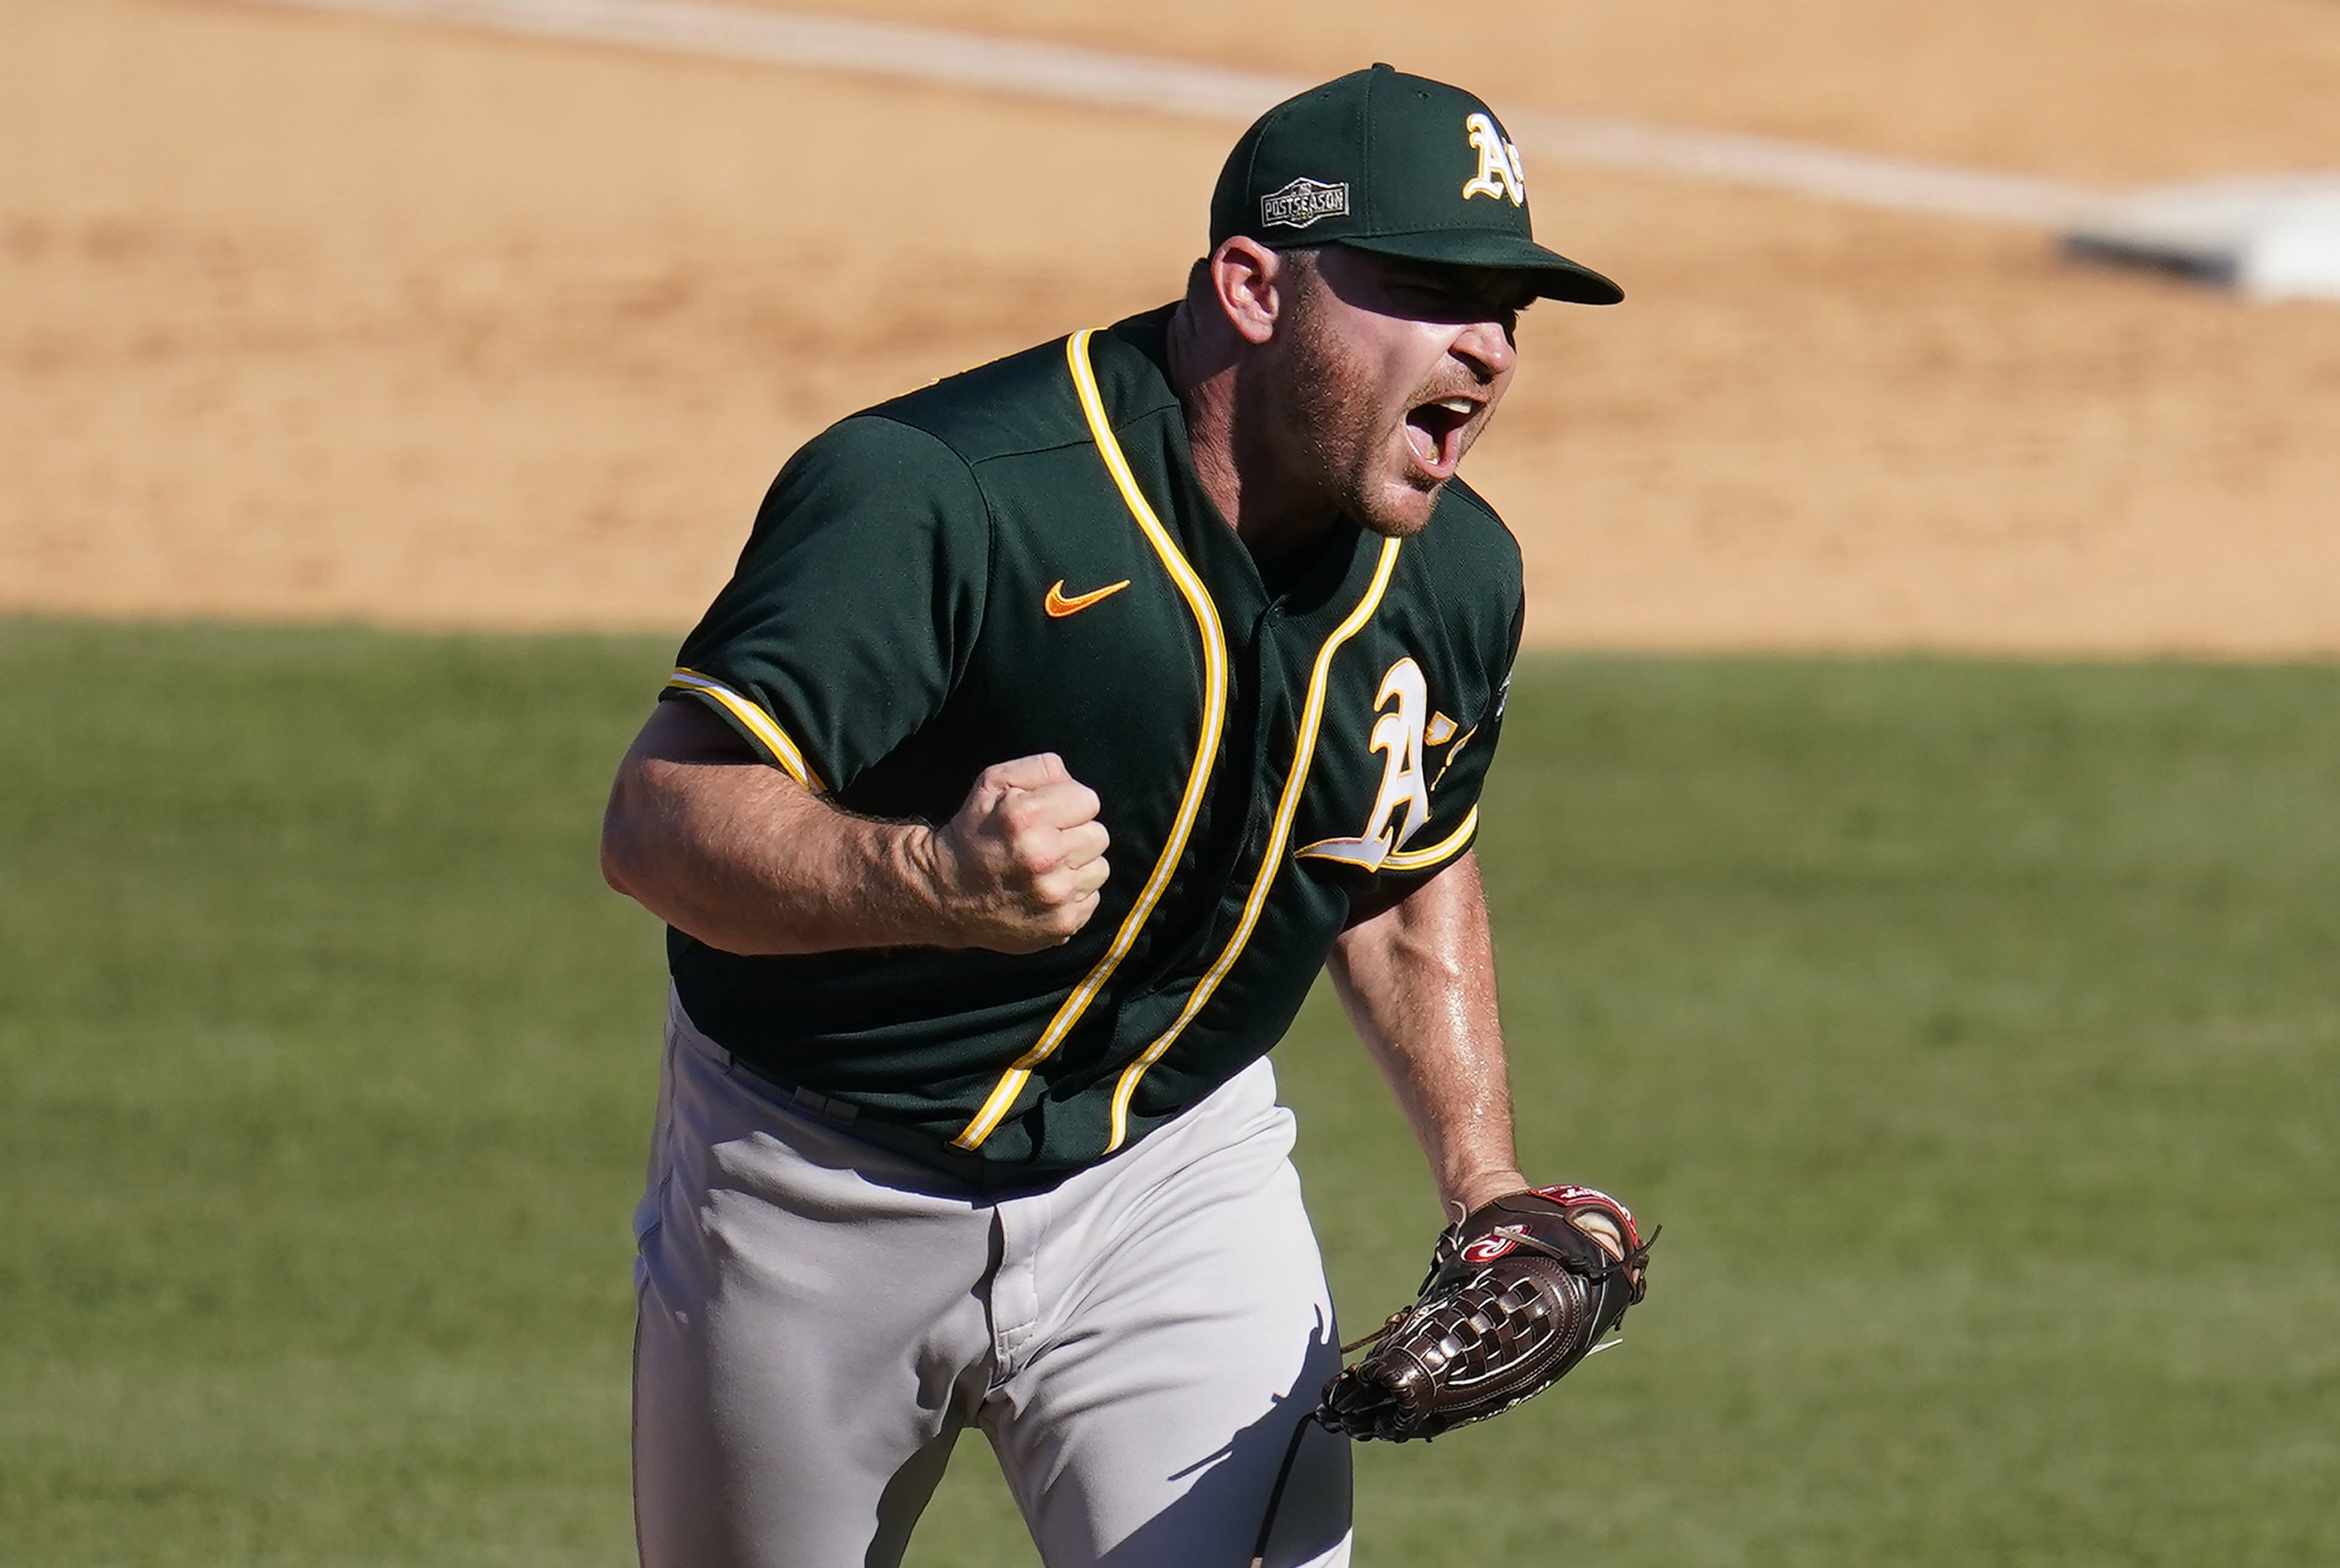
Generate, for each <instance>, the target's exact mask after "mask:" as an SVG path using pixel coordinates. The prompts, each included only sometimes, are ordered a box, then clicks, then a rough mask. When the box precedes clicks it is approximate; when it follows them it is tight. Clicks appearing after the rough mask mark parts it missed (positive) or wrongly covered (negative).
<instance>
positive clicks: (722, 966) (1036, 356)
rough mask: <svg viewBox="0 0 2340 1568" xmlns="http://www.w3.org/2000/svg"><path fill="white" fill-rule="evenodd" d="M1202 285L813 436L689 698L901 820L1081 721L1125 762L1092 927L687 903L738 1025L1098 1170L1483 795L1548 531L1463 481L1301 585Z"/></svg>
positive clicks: (928, 1109)
mask: <svg viewBox="0 0 2340 1568" xmlns="http://www.w3.org/2000/svg"><path fill="white" fill-rule="evenodd" d="M1169 317H1170V311H1168V310H1167V309H1164V310H1161V311H1153V312H1150V313H1148V314H1146V315H1144V316H1139V317H1135V318H1132V319H1131V320H1129V321H1123V322H1120V323H1119V324H1117V325H1115V326H1114V327H1112V328H1110V329H1107V330H1102V331H1095V332H1079V333H1076V334H1074V335H1073V336H1072V337H1071V338H1069V339H1065V340H1059V341H1056V342H1054V343H1049V344H1046V345H1043V346H1041V347H1039V348H1036V349H1031V350H1026V351H1025V352H1023V353H1020V354H1016V355H1013V356H1011V357H1009V358H1007V359H1005V360H997V361H995V362H994V363H991V364H988V365H985V366H982V367H980V368H978V369H976V370H969V371H967V372H966V373H965V374H963V375H958V376H954V377H951V378H949V379H947V380H942V381H939V382H937V383H936V384H935V385H933V386H930V387H927V388H924V389H922V390H918V391H915V392H912V393H909V394H908V395H907V396H905V397H901V398H897V399H894V400H892V401H890V402H887V403H882V404H880V405H878V406H877V407H876V408H874V409H868V410H867V411H865V412H863V413H860V414H857V415H854V416H852V417H850V418H848V419H845V420H843V421H841V422H839V423H838V424H837V425H835V426H832V427H831V428H830V429H828V430H827V431H826V432H824V433H823V434H821V435H820V436H818V437H817V438H815V439H813V440H812V441H811V442H809V443H808V444H807V445H806V446H805V447H804V449H802V450H800V451H799V452H798V453H797V455H796V456H795V458H794V459H791V460H790V461H789V463H788V466H787V468H785V469H783V470H782V472H781V473H780V476H779V478H778V479H777V480H776V481H775V482H774V484H773V486H772V488H771V491H770V493H769V494H768V496H767V498H765V501H764V504H763V507H762V509H761V511H760V512H759V515H758V517H757V519H756V524H755V528H754V531H753V533H752V535H751V536H750V537H749V541H748V544H747V547H746V548H745V549H744V550H743V552H742V553H741V555H740V557H739V566H738V568H737V570H736V571H735V573H734V575H733V577H732V578H731V581H730V583H729V586H727V587H725V588H724V589H723V591H722V592H721V593H720V594H719V596H718V597H717V598H716V600H715V602H714V604H713V605H712V606H710V607H709V609H708V612H707V614H706V616H705V617H704V618H703V619H702V620H701V621H700V622H699V626H698V627H697V628H696V629H695V630H694V631H692V632H691V634H690V635H689V637H688V638H687V639H686V640H685V642H684V643H683V646H682V649H681V652H680V654H679V656H678V660H677V663H678V666H679V667H678V668H677V669H676V671H675V673H674V675H673V676H672V677H671V679H670V680H669V684H668V686H667V689H666V692H665V694H664V695H666V696H668V697H670V698H687V699H689V700H694V701H698V702H700V703H703V704H705V705H707V706H708V707H709V708H710V709H712V710H713V711H714V712H715V713H716V714H718V715H720V716H721V717H722V718H724V719H725V720H726V721H727V722H729V724H730V725H732V726H733V727H734V728H735V729H737V730H738V731H739V734H740V735H742V736H744V737H745V738H746V739H747V740H748V741H749V743H750V744H751V745H754V746H755V747H756V749H757V750H758V751H759V753H760V754H762V755H763V756H764V758H765V759H766V760H767V761H768V762H770V763H771V764H774V765H775V766H778V767H780V768H783V769H785V770H786V771H787V772H788V773H789V774H792V775H793V776H795V777H796V778H797V779H798V781H799V782H801V783H803V784H807V785H808V786H809V787H810V788H812V789H814V790H817V791H819V792H822V793H824V794H828V795H829V796H830V797H831V798H832V799H833V800H834V801H835V802H836V803H837V804H838V805H840V806H842V807H844V808H846V809H848V810H850V811H854V812H857V813H859V814H866V815H869V816H874V817H883V818H891V819H897V820H900V819H913V818H915V819H918V820H922V821H926V822H931V823H941V822H947V821H948V820H949V819H950V817H951V815H952V814H954V813H955V812H956V811H957V809H958V806H959V804H960V803H961V801H962V800H964V799H965V797H966V795H967V790H968V789H969V787H970V786H971V785H972V784H974V782H975V778H976V775H977V774H979V773H980V772H981V771H982V770H983V769H984V768H986V767H987V766H989V765H991V764H994V763H997V762H1004V761H1006V760H1007V759H1009V758H1012V757H1020V756H1026V755H1030V754H1036V753H1039V752H1046V751H1053V752H1056V753H1057V754H1060V755H1061V756H1062V757H1063V758H1064V761H1065V765H1066V767H1067V768H1068V769H1069V770H1070V771H1071V773H1072V775H1073V776H1074V777H1075V778H1076V779H1078V780H1080V781H1081V782H1082V783H1084V784H1087V785H1089V786H1090V787H1091V788H1093V789H1094V790H1096V793H1097V795H1098V797H1099V799H1100V801H1101V802H1102V807H1101V810H1100V812H1099V817H1100V820H1102V821H1103V822H1104V823H1105V824H1106V828H1107V830H1108V831H1109V832H1110V833H1111V834H1112V836H1113V847H1112V850H1111V851H1110V852H1109V854H1108V859H1109V860H1110V861H1111V863H1112V867H1113V870H1112V875H1111V878H1110V880H1109V881H1108V882H1107V883H1106V886H1105V888H1104V890H1103V894H1102V897H1103V902H1102V904H1101V906H1100V907H1099V909H1098V910H1097V912H1096V914H1095V916H1094V917H1093V918H1092V919H1091V920H1090V921H1089V922H1088V924H1087V925H1086V927H1085V928H1084V929H1083V930H1082V931H1081V932H1080V933H1079V934H1077V935H1076V936H1075V937H1074V938H1073V939H1072V941H1071V942H1068V943H1066V945H1064V946H1062V947H1058V948H1054V949H1051V950H1049V951H1047V952H1036V953H1030V954H1024V955H1016V956H1010V955H1006V954H1001V953H994V952H947V951H943V950H940V949H932V948H889V949H864V950H853V951H848V952H830V953H821V954H814V955H808V956H786V957H742V956H739V955H737V954H733V953H728V952H720V951H719V950H717V949H715V948H712V947H709V946H708V945H707V944H706V943H704V942H699V941H696V940H694V939H693V938H691V937H689V936H688V935H686V934H684V933H683V932H679V931H669V935H668V943H667V945H668V954H669V962H670V964H671V967H672V971H673V975H674V981H675V985H676V989H677V991H678V994H679V998H680V1000H681V1002H682V1005H683V1007H684V1010H685V1011H687V1012H688V1013H689V1017H690V1019H691V1021H693V1022H694V1023H695V1024H697V1026H698V1027H699V1029H700V1030H701V1031H703V1032H705V1033H706V1034H707V1035H708V1036H709V1038H710V1039H712V1040H716V1041H717V1042H718V1043H719V1044H721V1045H722V1046H724V1047H725V1048H726V1049H728V1050H730V1051H731V1052H733V1053H734V1054H735V1055H736V1056H737V1057H738V1058H739V1060H741V1061H742V1062H744V1063H745V1064H747V1065H748V1066H749V1067H750V1068H751V1069H753V1070H756V1071H757V1072H759V1073H760V1074H762V1075H763V1076H764V1077H766V1078H768V1079H771V1080H776V1081H778V1082H779V1083H782V1084H785V1085H788V1086H789V1087H792V1088H800V1089H803V1090H810V1091H812V1092H814V1093H816V1094H818V1095H820V1096H824V1097H827V1098H828V1099H829V1100H837V1101H841V1102H843V1103H844V1104H846V1105H848V1106H851V1107H854V1108H856V1109H857V1110H858V1114H859V1115H860V1116H861V1117H862V1118H863V1119H864V1120H865V1121H868V1122H874V1123H883V1124H886V1125H888V1126H890V1127H891V1128H892V1129H896V1130H897V1132H898V1131H900V1130H902V1129H907V1130H909V1131H910V1132H911V1133H912V1134H913V1135H914V1138H913V1141H914V1143H915V1142H917V1141H918V1140H926V1141H930V1142H931V1144H932V1146H933V1147H934V1149H937V1151H938V1159H939V1161H940V1162H941V1163H944V1164H946V1165H947V1166H955V1165H963V1164H964V1162H965V1160H966V1159H967V1158H968V1157H970V1156H971V1157H973V1158H975V1159H980V1160H981V1161H983V1162H985V1163H984V1169H986V1170H987V1171H997V1172H1000V1173H1002V1174H1009V1173H1015V1172H1023V1173H1030V1174H1034V1175H1039V1174H1041V1173H1046V1172H1048V1171H1055V1170H1062V1169H1071V1168H1075V1167H1078V1166H1081V1165H1086V1164H1088V1163H1090V1162H1093V1161H1095V1160H1096V1159H1101V1158H1103V1157H1104V1156H1106V1154H1109V1153H1111V1152H1113V1151H1114V1150H1115V1149H1119V1148H1122V1147H1124V1146H1125V1145H1126V1144H1127V1143H1129V1142H1131V1141H1133V1140H1135V1139H1139V1138H1142V1137H1144V1136H1145V1133H1146V1132H1147V1131H1149V1130H1150V1129H1153V1128H1155V1127H1158V1126H1160V1125H1161V1124H1162V1123H1163V1122H1165V1121H1166V1120H1168V1119H1170V1118H1172V1117H1175V1116H1176V1115H1177V1114H1178V1113H1179V1111H1181V1110H1182V1109H1185V1108H1187V1107H1188V1106H1191V1105H1193V1104H1195V1102H1196V1101H1198V1100H1201V1099H1202V1098H1203V1097H1204V1096H1205V1095H1206V1094H1208V1093H1209V1092H1210V1091H1211V1090H1213V1089H1215V1088H1216V1087H1217V1086H1218V1085H1220V1084H1221V1083H1223V1082H1225V1080H1227V1079H1229V1078H1230V1077H1232V1076H1234V1073H1235V1072H1237V1071H1238V1070H1241V1069H1242V1068H1244V1067H1245V1066H1246V1065H1248V1064H1249V1063H1251V1062H1252V1061H1254V1060H1256V1059H1257V1058H1259V1057H1260V1056H1261V1055H1263V1054H1264V1052H1265V1051H1266V1050H1268V1048H1269V1047H1270V1046H1272V1045H1274V1043H1275V1041H1276V1040H1277V1039H1278V1038H1279V1037H1281V1036H1282V1034H1283V1033H1284V1030H1285V1029H1286V1028H1287V1027H1288V1026H1289V1025H1290V1023H1291V1021H1292V1020H1293V1017H1294V1014H1295V1013H1296V1012H1297V1011H1299V1009H1300V1005H1301V1003H1302V1001H1303V1000H1304V998H1305V997H1306V995H1307V993H1308V989H1309V986H1310V984H1311V982H1312V981H1313V980H1314V976H1315V974H1316V972H1317V971H1318V970H1319V969H1320V968H1321V967H1322V965H1323V963H1324V959H1325V957H1326V955H1327V953H1328V952H1330V950H1331V947H1332V943H1333V941H1334V938H1335V937H1336V936H1337V935H1338V934H1339V933H1340V932H1341V931H1342V930H1343V929H1344V927H1345V926H1346V925H1347V924H1348V923H1350V922H1351V921H1352V920H1353V918H1354V917H1355V915H1356V913H1358V912H1362V911H1363V910H1364V909H1367V908H1374V907H1380V906H1382V905H1383V904H1384V903H1385V902H1387V901H1388V900H1389V899H1390V898H1391V897H1392V896H1393V895H1394V894H1398V893H1403V892H1404V891H1405V890H1407V889H1409V888H1411V887H1413V886H1415V885H1418V884H1419V883H1422V882H1423V881H1426V880H1427V879H1428V878H1429V877H1430V876H1431V875H1432V874H1433V873H1435V872H1436V870H1437V869H1438V868H1439V867H1440V866H1441V865H1443V864H1444V863H1447V862H1448V861H1450V860H1452V859H1453V857H1454V856H1455V855H1457V854H1459V853H1462V852H1463V850H1464V849H1465V848H1466V847H1467V846H1468V845H1469V843H1471V840H1472V834H1473V833H1474V832H1475V830H1476V828H1477V825H1478V798H1479V791H1480V784H1481V782H1482V779H1483V777H1484V776H1485V773H1486V768H1487V763H1488V759H1489V758H1490V757H1491V756H1492V754H1493V753H1494V749H1495V738H1496V734H1497V731H1498V729H1499V727H1500V725H1501V722H1502V705H1503V695H1504V690H1505V687H1506V685H1507V684H1508V681H1509V678H1510V671H1511V666H1512V658H1513V656H1515V655H1516V653H1517V651H1518V647H1519V639H1520V630H1521V621H1522V597H1521V575H1520V557H1519V549H1518V546H1517V545H1516V543H1515V542H1514V541H1513V540H1512V537H1511V535H1510V534H1509V533H1508V532H1507V531H1506V530H1505V529H1504V528H1503V525H1502V521H1501V520H1500V519H1499V518H1497V517H1496V516H1495V514H1494V513H1493V511H1492V510H1491V509H1490V508H1488V507H1487V505H1486V504H1485V503H1484V502H1483V501H1482V500H1481V499H1480V498H1478V496H1476V495H1475V494H1473V493H1472V491H1471V490H1470V489H1469V488H1466V487H1465V486H1463V484H1462V483H1461V482H1460V481H1450V482H1449V483H1448V484H1447V486H1446V488H1445V489H1444V490H1443V493H1442V494H1441V497H1440V499H1439V502H1438V505H1437V507H1436V509H1435V510H1434V511H1433V514H1432V517H1431V519H1430V522H1429V525H1428V527H1427V528H1425V529H1424V530H1423V533H1422V534H1421V535H1420V536H1418V537H1415V538H1413V539H1409V540H1405V541H1403V542H1400V541H1398V540H1394V539H1384V538H1382V537H1379V536H1376V535H1373V534H1371V533H1368V532H1365V531H1363V530H1361V529H1358V528H1346V527H1344V528H1341V529H1339V530H1338V531H1337V532H1336V534H1335V535H1334V537H1333V538H1332V539H1331V541H1330V542H1329V543H1327V544H1326V545H1325V547H1324V549H1323V551H1322V553H1321V555H1319V556H1318V557H1316V558H1315V559H1314V561H1313V562H1312V563H1310V564H1309V566H1308V567H1305V568H1304V571H1303V572H1302V574H1301V575H1300V576H1299V577H1297V578H1296V579H1295V580H1294V581H1291V582H1288V583H1286V582H1279V583H1278V584H1276V585H1275V587H1274V590H1272V589H1271V587H1270V585H1269V584H1268V583H1267V582H1266V581H1265V580H1264V579H1263V577H1262V576H1261V573H1260V571H1259V569H1258V567H1256V566H1255V565H1254V561H1253V559H1252V557H1251V555H1250V553H1249V552H1248V551H1247V550H1246V549H1245V548H1244V545H1243V544H1242V542H1241V541H1240V540H1239V539H1238V538H1237V537H1236V535H1235V533H1234V530H1233V529H1232V528H1229V527H1228V526H1227V524H1226V523H1225V520H1224V519H1223V518H1221V517H1220V516H1219V513H1218V511H1217V508H1215V506H1214V505H1213V504H1212V503H1211V501H1210V500H1209V499H1208V498H1206V497H1205V494H1204V491H1203V489H1202V487H1201V484H1200V482H1199V481H1198V480H1197V479H1196V478H1195V468H1194V459H1193V456H1192V453H1191V451H1190V449H1189V448H1188V445H1187V439H1186V427H1185V419H1184V416H1183V414H1182V413H1181V410H1180V408H1179V404H1178V399H1177V397H1176V395H1175V392H1174V391H1173V390H1172V387H1171V383H1170V380H1169V378H1168V374H1167V370H1166V369H1165V360H1166V348H1165V340H1166V332H1167V327H1168V321H1169ZM946 1150H947V1151H950V1152H949V1153H948V1154H947V1155H943V1154H940V1153H939V1151H946Z"/></svg>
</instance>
